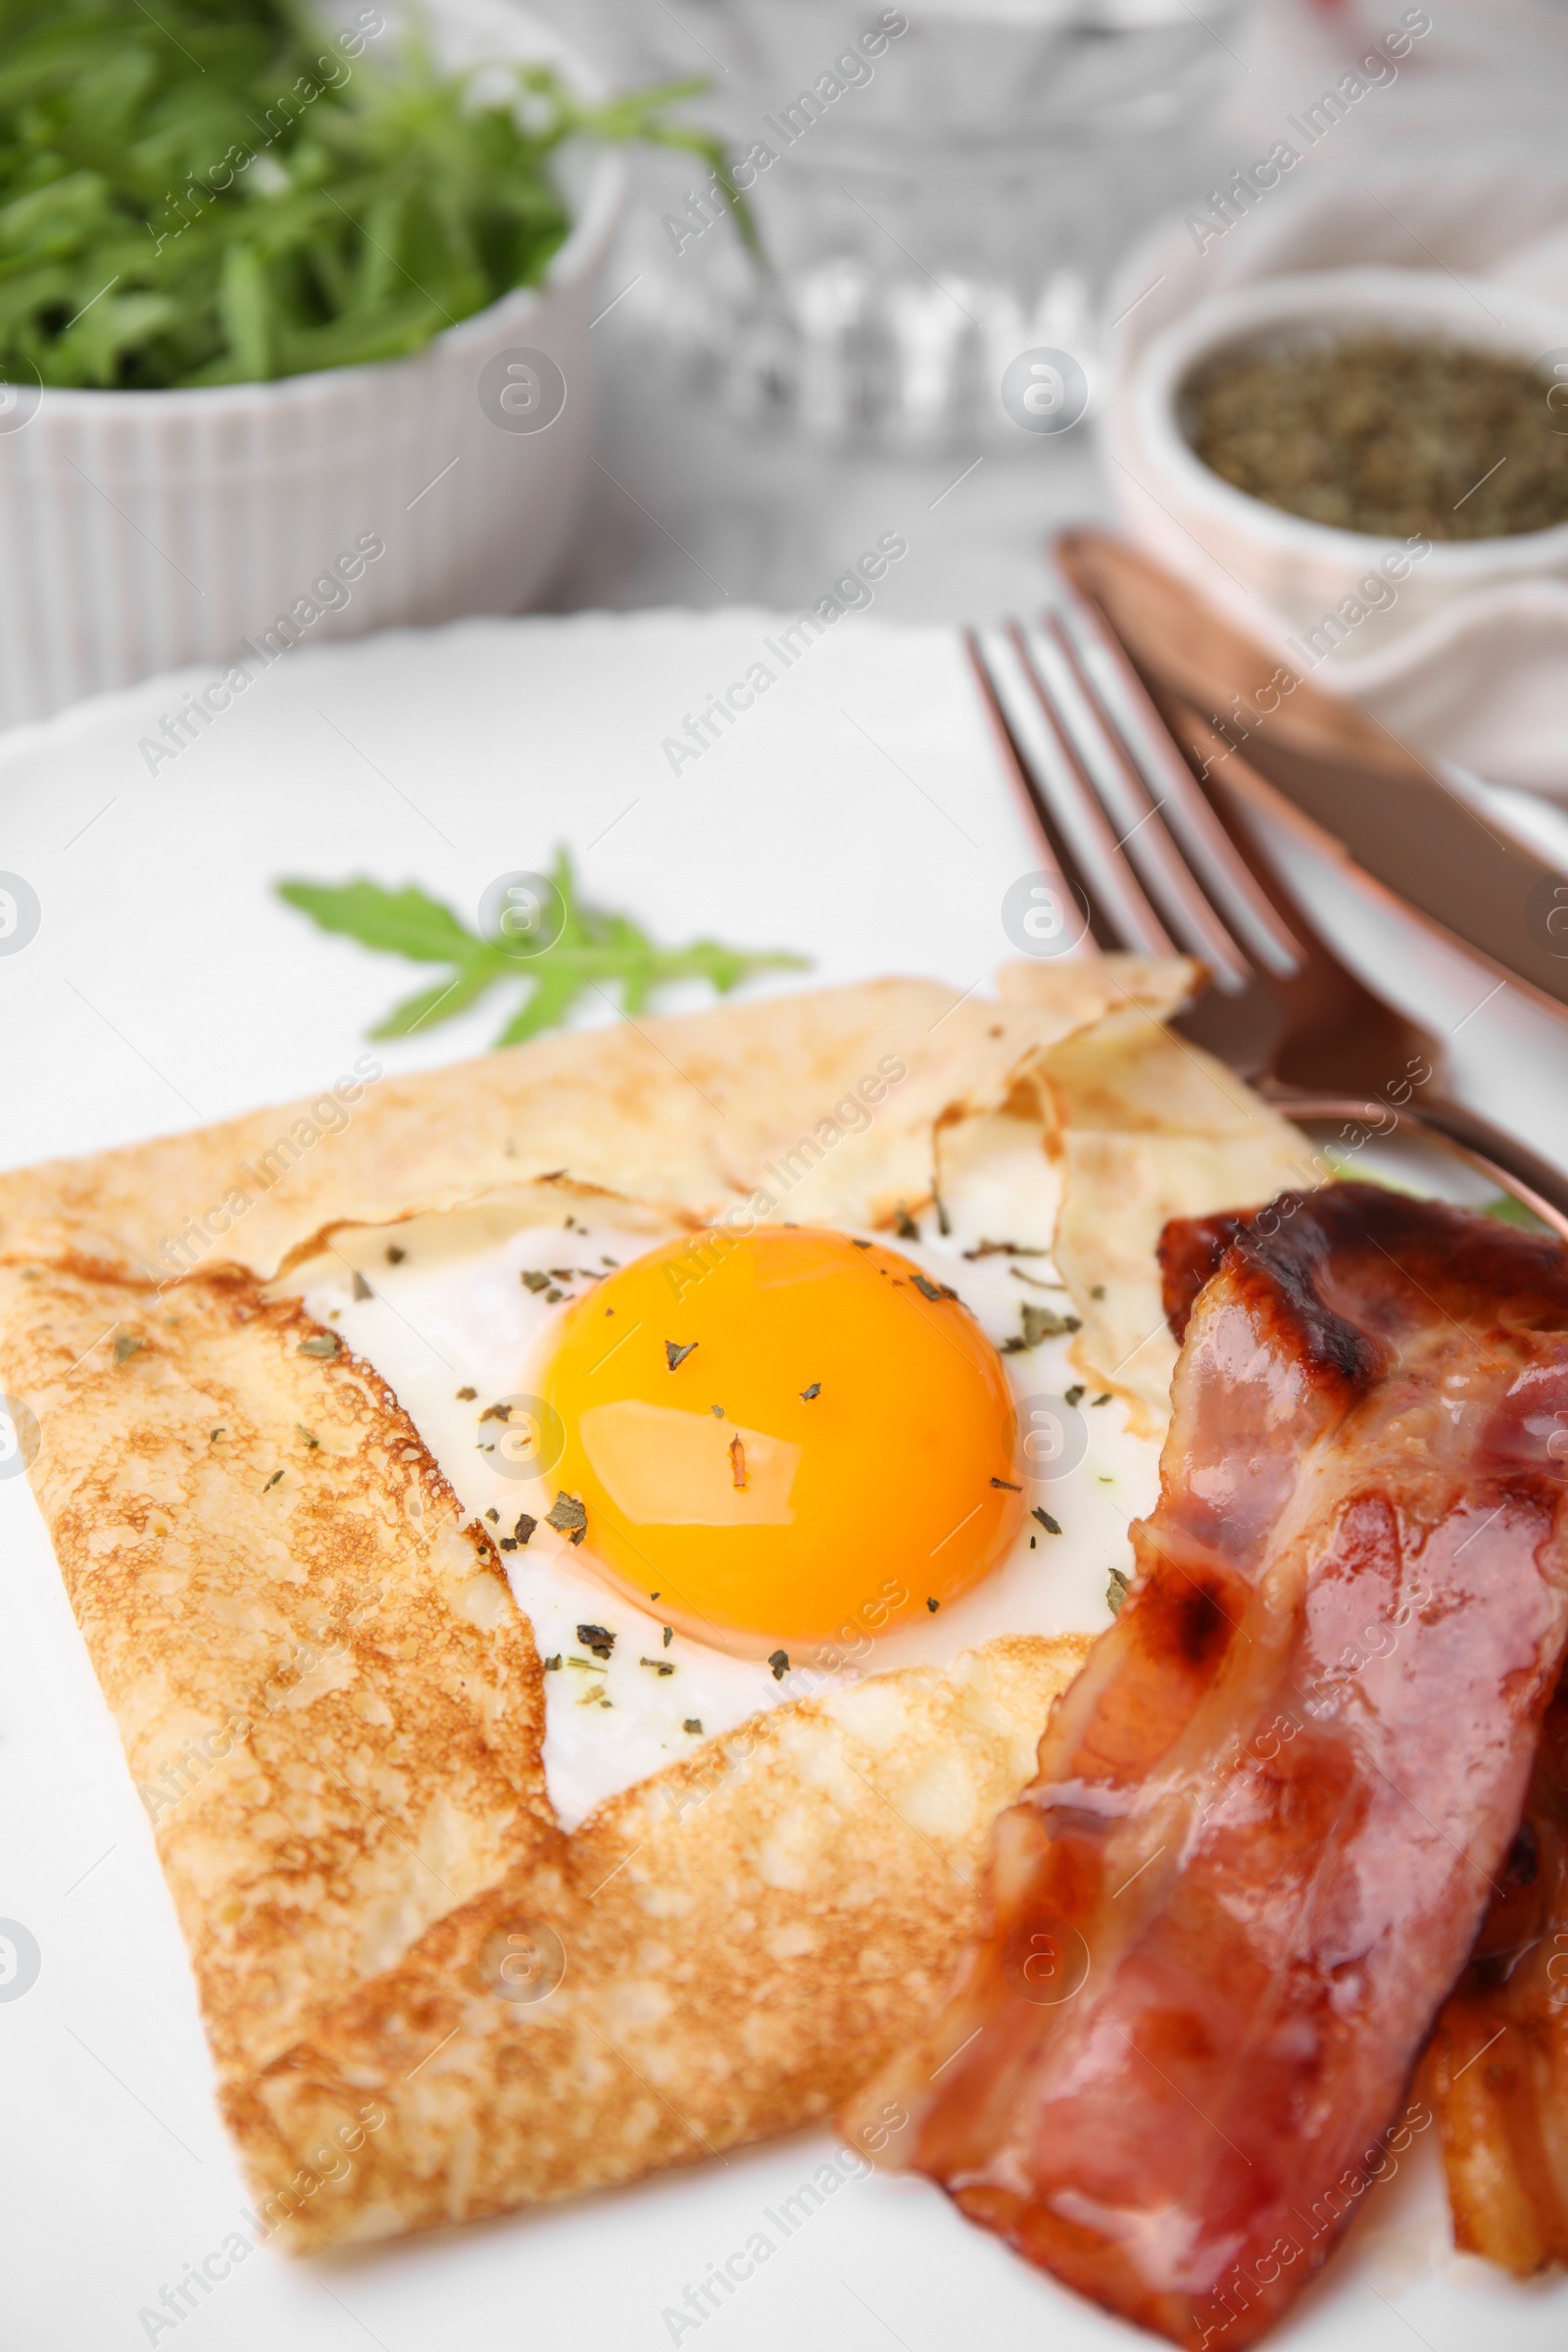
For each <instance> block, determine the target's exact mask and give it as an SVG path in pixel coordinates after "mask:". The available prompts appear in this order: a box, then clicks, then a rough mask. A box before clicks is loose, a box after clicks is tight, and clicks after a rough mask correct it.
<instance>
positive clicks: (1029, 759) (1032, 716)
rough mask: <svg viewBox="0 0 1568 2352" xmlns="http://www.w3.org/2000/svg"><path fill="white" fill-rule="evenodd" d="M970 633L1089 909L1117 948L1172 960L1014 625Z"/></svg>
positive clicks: (1171, 947)
mask: <svg viewBox="0 0 1568 2352" xmlns="http://www.w3.org/2000/svg"><path fill="white" fill-rule="evenodd" d="M974 634H975V639H976V644H977V648H978V656H979V660H980V662H981V664H982V666H983V667H984V669H985V670H986V673H987V675H988V677H989V679H990V682H991V687H992V691H993V693H994V694H995V695H996V698H997V701H998V704H999V706H1000V708H1001V711H1002V713H1003V716H1004V718H1005V721H1006V724H1007V728H1008V731H1009V733H1010V734H1011V736H1012V739H1013V742H1014V744H1015V745H1016V746H1017V751H1018V756H1019V758H1020V760H1022V762H1023V764H1024V767H1025V768H1026V770H1027V771H1028V775H1029V780H1030V782H1031V784H1032V785H1033V787H1034V790H1035V793H1036V795H1037V796H1038V798H1039V801H1040V804H1041V807H1042V809H1043V811H1044V813H1045V815H1046V816H1047V817H1048V818H1049V820H1050V821H1051V823H1052V824H1053V825H1054V827H1055V830H1056V831H1057V832H1058V833H1059V834H1060V836H1061V839H1062V842H1063V844H1064V846H1065V847H1066V850H1067V852H1068V854H1069V856H1070V857H1071V858H1072V861H1073V863H1074V865H1075V866H1076V867H1077V869H1078V872H1079V874H1080V875H1081V876H1082V878H1083V881H1084V884H1085V886H1086V888H1087V890H1088V893H1089V898H1090V901H1091V905H1092V907H1093V909H1094V911H1095V912H1097V913H1098V914H1099V915H1100V916H1101V918H1102V920H1103V923H1104V924H1105V925H1106V927H1107V928H1108V929H1109V930H1110V931H1111V932H1112V933H1113V935H1114V936H1115V938H1116V939H1117V940H1119V942H1120V943H1121V945H1122V946H1123V947H1124V948H1131V949H1133V950H1134V951H1135V952H1136V953H1138V954H1139V955H1143V956H1171V955H1174V954H1175V952H1176V950H1175V943H1174V942H1173V940H1172V939H1171V936H1170V934H1169V932H1168V931H1167V930H1166V929H1165V926H1164V924H1163V923H1162V922H1161V921H1160V919H1159V917H1158V915H1157V914H1156V913H1155V912H1154V909H1153V907H1152V906H1151V905H1150V903H1149V901H1148V899H1147V898H1146V897H1145V896H1144V891H1143V887H1142V885H1141V884H1140V882H1139V880H1138V878H1137V876H1136V874H1135V873H1134V872H1133V870H1132V867H1131V865H1130V864H1129V863H1128V861H1127V859H1126V858H1124V857H1122V855H1121V854H1120V852H1119V851H1118V850H1117V847H1116V840H1115V836H1114V835H1113V833H1112V832H1111V830H1110V827H1109V825H1108V824H1107V823H1106V822H1105V814H1104V810H1103V809H1102V808H1101V806H1100V803H1099V801H1098V799H1097V798H1096V796H1095V791H1094V787H1093V786H1092V785H1091V784H1090V782H1089V780H1088V778H1087V777H1086V776H1085V774H1084V772H1083V770H1082V768H1081V767H1080V766H1079V764H1078V760H1077V758H1076V756H1075V754H1074V753H1073V751H1072V749H1071V747H1070V745H1069V744H1068V742H1067V740H1066V738H1065V736H1064V735H1063V734H1062V732H1061V730H1060V728H1059V726H1058V725H1057V723H1056V721H1055V718H1054V713H1053V711H1052V709H1051V706H1050V704H1049V702H1048V701H1047V699H1046V697H1045V694H1044V693H1043V691H1042V689H1041V685H1040V680H1039V678H1038V677H1037V676H1036V674H1035V672H1034V669H1033V668H1032V666H1031V664H1030V662H1029V657H1028V652H1027V650H1026V648H1025V645H1024V641H1023V638H1022V636H1021V634H1020V633H1019V630H1018V628H1017V624H1016V623H1015V622H1011V621H1009V622H1006V623H1005V625H1004V626H1003V627H1001V628H990V629H981V630H977V631H976V632H974Z"/></svg>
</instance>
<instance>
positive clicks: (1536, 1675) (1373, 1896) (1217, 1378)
mask: <svg viewBox="0 0 1568 2352" xmlns="http://www.w3.org/2000/svg"><path fill="white" fill-rule="evenodd" d="M1168 1239H1169V1242H1170V1248H1169V1250H1168V1251H1167V1275H1168V1277H1169V1279H1170V1281H1171V1285H1172V1292H1173V1297H1172V1303H1173V1305H1174V1306H1175V1307H1176V1308H1177V1309H1178V1311H1180V1310H1181V1309H1183V1308H1185V1307H1186V1306H1187V1305H1188V1303H1189V1302H1190V1301H1191V1300H1192V1299H1194V1296H1195V1294H1196V1303H1193V1304H1192V1305H1191V1320H1190V1322H1189V1324H1188V1326H1187V1336H1186V1341H1185V1345H1184V1347H1183V1350H1182V1355H1181V1358H1180V1361H1179V1363H1178V1367H1177V1372H1176V1381H1175V1394H1174V1407H1175V1412H1174V1420H1173V1423H1172V1428H1171V1434H1170V1438H1169V1440H1168V1442H1167V1446H1166V1449H1165V1454H1164V1459H1163V1463H1162V1488H1161V1495H1160V1500H1159V1503H1158V1506H1157V1507H1156V1509H1155V1511H1154V1513H1153V1514H1152V1517H1151V1518H1150V1519H1149V1520H1147V1521H1145V1522H1143V1523H1141V1524H1140V1525H1139V1526H1138V1527H1137V1528H1136V1529H1135V1531H1134V1544H1135V1549H1136V1553H1137V1558H1138V1564H1139V1572H1138V1576H1137V1578H1136V1580H1135V1583H1134V1586H1133V1589H1132V1593H1131V1594H1130V1597H1129V1599H1128V1602H1127V1604H1126V1606H1125V1607H1124V1608H1123V1610H1122V1613H1121V1615H1120V1616H1119V1617H1118V1619H1117V1621H1116V1623H1115V1625H1114V1626H1113V1627H1112V1628H1111V1629H1110V1630H1109V1631H1108V1632H1107V1633H1106V1634H1105V1635H1103V1638H1102V1639H1101V1641H1100V1642H1098V1643H1097V1645H1096V1647H1095V1649H1094V1651H1093V1652H1092V1654H1091V1656H1090V1658H1089V1661H1088V1663H1087V1665H1086V1666H1085V1668H1084V1671H1083V1673H1082V1674H1081V1675H1080V1677H1079V1679H1078V1681H1077V1682H1076V1683H1075V1684H1074V1685H1073V1686H1072V1688H1071V1689H1070V1690H1069V1691H1067V1692H1066V1693H1065V1694H1064V1696H1063V1697H1062V1698H1061V1699H1060V1700H1059V1701H1058V1702H1057V1704H1056V1707H1055V1709H1054V1713H1053V1717H1052V1720H1051V1722H1050V1724H1049V1726H1048V1727H1047V1730H1046V1733H1045V1737H1044V1738H1043V1740H1042V1741H1041V1745H1040V1756H1039V1775H1038V1778H1037V1780H1036V1781H1035V1783H1034V1784H1033V1786H1032V1787H1031V1788H1030V1789H1029V1790H1028V1791H1027V1792H1026V1793H1025V1795H1024V1796H1023V1797H1022V1798H1021V1799H1020V1801H1019V1802H1018V1803H1017V1804H1016V1805H1014V1806H1012V1807H1010V1808H1009V1809H1008V1810H1007V1811H1006V1812H1005V1813H1004V1814H1003V1815H1002V1816H1001V1818H1000V1820H999V1822H998V1824H997V1829H996V1832H995V1837H994V1843H993V1849H992V1856H991V1861H990V1865H989V1873H988V1924H987V1927H986V1930H985V1933H984V1934H983V1936H981V1938H980V1940H979V1941H978V1942H977V1943H976V1944H975V1945H974V1946H973V1947H971V1950H970V1952H969V1953H968V1955H967V1957H966V1959H965V1961H964V1963H963V1965H962V1968H961V1971H960V1975H959V1979H958V1981H957V1984H956V1987H955V1989H954V1991H953V1993H952V1995H951V1997H950V1999H949V2002H948V2004H947V2006H946V2008H945V2009H944V2011H943V2012H942V2013H941V2015H940V2016H939V2018H938V2019H937V2021H936V2023H935V2025H934V2026H933V2028H932V2029H931V2032H930V2034H929V2036H928V2038H927V2040H926V2042H925V2044H924V2046H923V2047H918V2048H916V2049H914V2050H913V2051H911V2052H910V2053H908V2054H907V2055H906V2056H904V2057H902V2058H901V2059H900V2060H898V2061H896V2062H895V2063H894V2065H893V2066H892V2067H891V2068H890V2069H889V2070H888V2071H887V2072H886V2073H885V2074H884V2075H883V2076H882V2077H880V2078H879V2079H878V2080H877V2081H876V2082H874V2083H873V2084H872V2085H871V2087H870V2089H869V2090H868V2091H867V2092H866V2094H865V2097H864V2112H865V2114H867V2115H873V2114H876V2113H879V2112H880V2113H881V2114H883V2115H885V2114H886V2112H887V2108H886V2104H885V2102H886V2101H887V2100H888V2098H889V2096H890V2095H891V2096H892V2097H893V2098H894V2099H895V2100H896V2101H897V2103H898V2104H899V2105H900V2106H901V2107H902V2108H904V2109H905V2110H906V2111H907V2114H908V2116H909V2119H910V2123H909V2131H908V2137H907V2140H904V2139H901V2141H900V2142H899V2143H896V2148H897V2150H898V2152H899V2155H900V2161H903V2162H905V2163H907V2165H908V2166H910V2167H911V2169H914V2170H916V2171H919V2172H922V2173H925V2174H927V2175H929V2176H930V2177H931V2178H932V2179H933V2180H937V2181H940V2182H941V2183H942V2184H943V2185H944V2186H945V2187H946V2188H947V2189H948V2190H949V2192H950V2194H951V2195H952V2196H953V2197H954V2198H955V2199H956V2202H957V2204H958V2205H959V2206H960V2207H961V2208H962V2210H963V2211H964V2212H965V2213H966V2214H967V2215H969V2217H970V2218H971V2219H972V2220H974V2221H976V2222H980V2223H983V2224H985V2225H986V2226H987V2227H989V2228H991V2229H995V2230H997V2231H998V2232H999V2233H1000V2234H1001V2235H1003V2236H1004V2237H1005V2238H1006V2239H1007V2240H1008V2241H1009V2242H1010V2243H1011V2244H1012V2245H1013V2246H1014V2247H1016V2248H1017V2250H1018V2251H1019V2252H1020V2253H1022V2254H1024V2255H1025V2256H1027V2257H1028V2259H1029V2260H1031V2261H1033V2262H1035V2263H1038V2264H1039V2265H1040V2266H1041V2267H1042V2268H1044V2269H1047V2270H1050V2271H1052V2272H1054V2274H1055V2275H1056V2276H1057V2277H1058V2278H1061V2279H1063V2280H1064V2281H1065V2282H1066V2283H1067V2284H1069V2285H1071V2286H1074V2287H1076V2288H1078V2289H1079V2290H1080V2291H1081V2292H1083V2293H1085V2294H1087V2295H1091V2296H1093V2297H1094V2298H1096V2299H1097V2300H1098V2301H1099V2302H1101V2303H1103V2305H1105V2306H1106V2307H1107V2309H1109V2310H1111V2311H1114V2312H1117V2313H1119V2314H1121V2315H1122V2316H1123V2317H1125V2318H1127V2319H1129V2320H1132V2321H1135V2322H1137V2323H1138V2324H1140V2325H1142V2326H1144V2327H1152V2328H1154V2329H1157V2330H1159V2331H1160V2332H1162V2333H1163V2334H1165V2335H1167V2336H1169V2337H1170V2338H1171V2339H1172V2340H1173V2341H1174V2342H1176V2343H1178V2344H1182V2345H1186V2346H1191V2347H1194V2348H1195V2352H1196V2348H1198V2347H1202V2346H1206V2345H1211V2344H1215V2343H1219V2344H1223V2345H1224V2347H1225V2352H1240V2348H1241V2347H1243V2346H1246V2345H1248V2344H1250V2343H1253V2342H1255V2341H1256V2339H1257V2338H1258V2337H1259V2336H1260V2335H1261V2334H1262V2333H1263V2332H1264V2331H1265V2329H1266V2328H1267V2327H1269V2326H1270V2325H1271V2324H1272V2323H1273V2322H1274V2321H1275V2320H1276V2319H1277V2318H1278V2317H1279V2315H1280V2314H1281V2313H1282V2312H1283V2311H1284V2310H1285V2309H1286V2308H1287V2307H1288V2306H1289V2304H1290V2303H1291V2302H1292V2301H1293V2300H1294V2298H1295V2297H1296V2296H1297V2295H1298V2294H1299V2292H1300V2289H1301V2287H1302V2286H1303V2285H1304V2284H1305V2282H1306V2280H1307V2279H1308V2278H1309V2277H1310V2276H1311V2275H1312V2273H1313V2272H1314V2271H1315V2270H1316V2269H1317V2267H1318V2266H1319V2264H1320V2263H1321V2262H1322V2261H1323V2259H1324V2257H1325V2255H1326V2254H1327V2253H1328V2252H1329V2250H1330V2249H1331V2247H1332V2246H1333V2245H1334V2243H1335V2241H1336V2240H1337V2238H1338V2237H1339V2235H1340V2233H1341V2231H1342V2230H1343V2229H1344V2228H1345V2225H1346V2223H1347V2222H1348V2219H1349V2217H1350V2215H1351V2214H1352V2213H1353V2212H1354V2211H1355V2210H1356V2208H1357V2206H1358V2204H1359V2201H1360V2199H1361V2197H1362V2195H1363V2194H1364V2193H1365V2191H1366V2189H1367V2188H1368V2187H1369V2186H1370V2185H1371V2184H1372V2182H1373V2181H1374V2180H1378V2179H1380V2178H1384V2177H1386V2176H1387V2175H1388V2174H1389V2173H1390V2172H1392V2171H1394V2170H1396V2169H1397V2154H1398V2150H1399V2148H1400V2147H1401V2145H1404V2144H1408V2139H1409V2135H1410V2133H1411V2131H1414V2130H1417V2129H1419V2128H1421V2123H1422V2121H1423V2120H1425V2121H1430V2117H1428V2116H1425V2111H1424V2110H1422V2109H1420V2108H1419V2106H1416V2107H1407V2106H1406V2104H1405V2102H1406V2099H1407V2095H1408V2086H1409V2078H1410V2074H1411V2070H1412V2067H1413V2066H1414V2064H1415V2061H1416V2058H1417V2055H1418V2053H1419V2051H1420V2049H1421V2045H1422V2043H1423V2041H1424V2040H1425V2038H1426V2035H1427V2034H1428V2032H1429V2030H1430V2028H1431V2025H1432V2021H1433V2019H1434V2017H1435V2015H1436V2013H1437V2011H1438V2008H1439V2006H1440V2004H1441V2003H1442V2001H1443V1999H1444V1997H1445V1995H1446V1993H1447V1991H1448V1989H1449V1987H1450V1986H1451V1985H1453V1983H1454V1981H1455V1979H1456V1977H1457V1976H1458V1974H1459V1971H1460V1969H1461V1968H1462V1967H1463V1965H1464V1961H1465V1956H1466V1954H1467V1952H1468V1951H1469V1949H1470V1945H1471V1943H1472V1941H1473V1939H1474V1937H1475V1934H1476V1930H1477V1927H1478V1925H1479V1923H1480V1920H1481V1917H1482V1913H1483V1911H1484V1909H1485V1907H1486V1904H1487V1901H1488V1898H1489V1896H1490V1895H1491V1894H1492V1892H1493V1889H1494V1887H1495V1884H1496V1882H1497V1879H1498V1874H1499V1871H1500V1870H1501V1868H1502V1865H1503V1860H1504V1857H1505V1855H1506V1853H1507V1851H1508V1847H1509V1842H1510V1839H1511V1838H1513V1835H1514V1831H1515V1827H1516V1824H1517V1823H1518V1820H1519V1816H1520V1811H1521V1808H1522V1806H1523V1803H1524V1800H1525V1794H1526V1789H1527V1786H1528V1784H1529V1780H1530V1773H1531V1764H1532V1759H1533V1756H1534V1754H1535V1750H1536V1744H1537V1738H1538V1733H1539V1728H1540V1722H1541V1717H1542V1713H1543V1710H1544V1706H1545V1703H1546V1700H1547V1697H1548V1695H1549V1693H1550V1691H1551V1689H1552V1685H1553V1682H1554V1680H1555V1676H1556V1672H1557V1667H1558V1662H1559V1659H1560V1656H1561V1654H1562V1650H1563V1646H1564V1640H1565V1636H1568V1540H1565V1537H1568V1528H1565V1524H1564V1522H1565V1520H1568V1513H1565V1512H1564V1509H1563V1484H1562V1472H1561V1468H1560V1466H1559V1464H1558V1462H1557V1461H1556V1459H1555V1458H1554V1456H1553V1455H1552V1453H1551V1452H1550V1450H1549V1447H1550V1443H1551V1439H1552V1437H1553V1435H1554V1434H1555V1431H1556V1428H1557V1426H1558V1424H1557V1421H1556V1419H1555V1416H1556V1415H1557V1414H1558V1413H1559V1411H1560V1412H1561V1414H1562V1422H1561V1426H1562V1427H1563V1428H1564V1429H1568V1256H1565V1255H1564V1253H1563V1252H1562V1251H1561V1250H1559V1249H1558V1247H1557V1245H1556V1244H1555V1243H1553V1242H1550V1241H1547V1240H1544V1239H1542V1238H1538V1237H1536V1236H1533V1235H1528V1234H1525V1233H1521V1232H1519V1231H1516V1230H1514V1229H1511V1228H1508V1227H1505V1226H1502V1225H1498V1224H1496V1223H1494V1222H1493V1221H1491V1220H1489V1219H1487V1218H1484V1217H1479V1216H1475V1215H1471V1214H1469V1213H1468V1212H1466V1211H1462V1210H1458V1209H1453V1208H1449V1207H1446V1206H1445V1205H1443V1204H1441V1203H1437V1202H1430V1201H1415V1200H1410V1199H1408V1198H1405V1197H1403V1196H1401V1195H1397V1194H1394V1193H1390V1192H1387V1191H1384V1190H1382V1189H1381V1188H1378V1187H1374V1186H1368V1185H1336V1186H1331V1187H1329V1188H1326V1189H1325V1190H1324V1191H1322V1192H1320V1193H1313V1194H1308V1195H1305V1196H1292V1195H1286V1196H1284V1197H1283V1198H1282V1199H1281V1200H1280V1201H1277V1202H1275V1203H1274V1204H1273V1206H1272V1207H1271V1208H1270V1209H1267V1210H1265V1211H1263V1212H1261V1213H1260V1214H1259V1215H1258V1216H1256V1217H1254V1218H1253V1219H1251V1220H1250V1222H1249V1223H1247V1224H1246V1225H1241V1226H1239V1225H1238V1224H1237V1222H1236V1221H1235V1220H1229V1221H1226V1222H1225V1223H1223V1224H1221V1225H1219V1226H1217V1227H1213V1226H1210V1227H1200V1228H1196V1229H1195V1228H1185V1227H1184V1228H1177V1229H1174V1230H1170V1229H1168ZM1216 1256H1217V1257H1218V1266H1217V1270H1215V1271H1212V1272H1211V1269H1213V1267H1214V1262H1215V1258H1216ZM1205 1276H1208V1277H1210V1278H1209V1279H1207V1280H1206V1281H1205V1279H1204V1278H1205ZM1200 1285H1201V1286H1202V1287H1201V1288H1200ZM861 2120H863V2119H862V2117H861V2115H860V2113H859V2103H858V2109H857V2113H856V2114H855V2115H854V2116H852V2118H851V2122H852V2124H855V2123H858V2122H860V2121H861Z"/></svg>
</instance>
